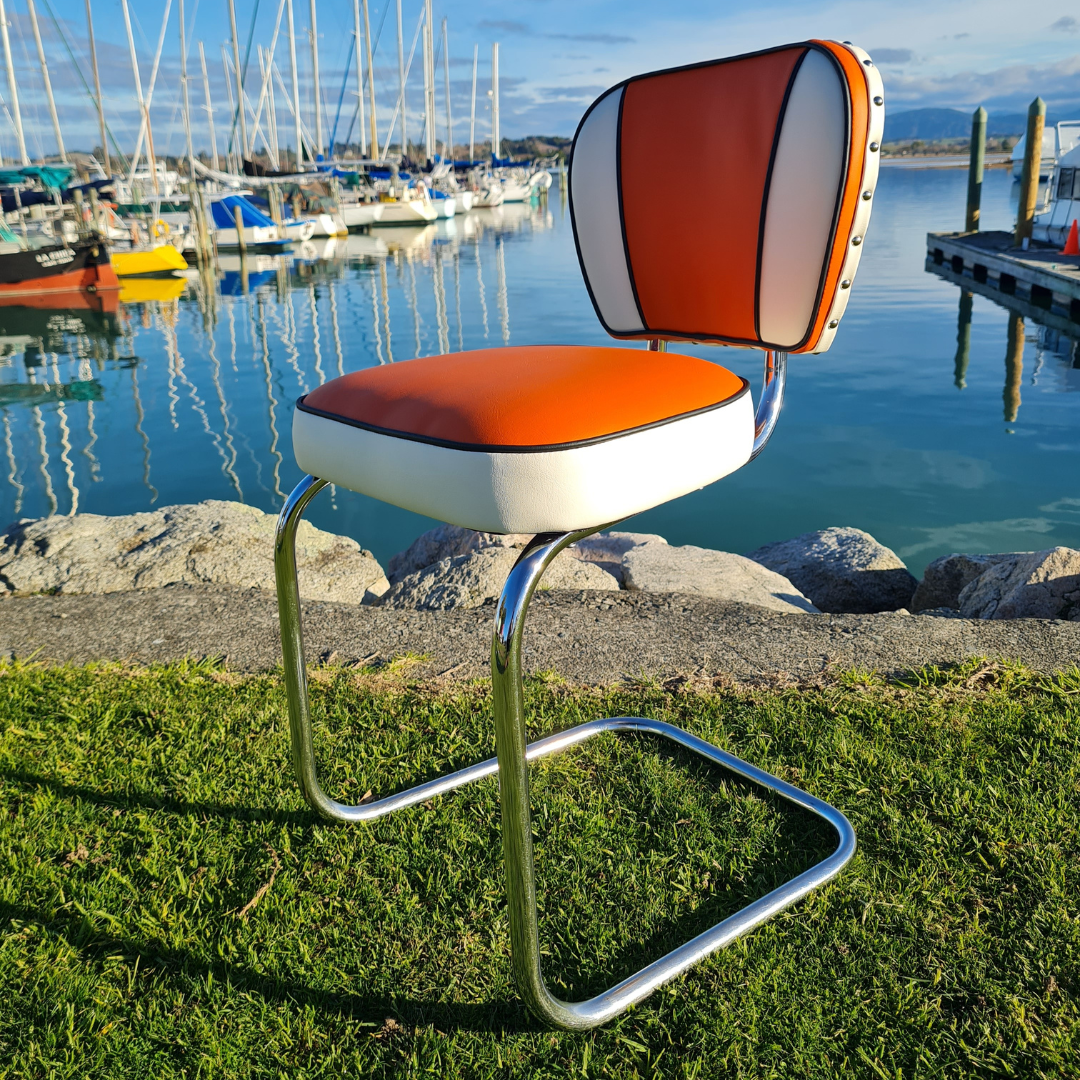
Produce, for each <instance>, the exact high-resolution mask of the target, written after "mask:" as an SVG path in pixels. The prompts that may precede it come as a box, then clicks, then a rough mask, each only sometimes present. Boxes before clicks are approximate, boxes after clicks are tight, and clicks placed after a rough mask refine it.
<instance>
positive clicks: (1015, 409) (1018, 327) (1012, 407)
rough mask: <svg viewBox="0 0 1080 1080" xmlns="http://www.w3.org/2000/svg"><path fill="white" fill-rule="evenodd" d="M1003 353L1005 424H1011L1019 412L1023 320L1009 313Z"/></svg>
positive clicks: (1022, 357)
mask: <svg viewBox="0 0 1080 1080" xmlns="http://www.w3.org/2000/svg"><path fill="white" fill-rule="evenodd" d="M1008 341H1009V343H1008V346H1007V348H1006V351H1005V389H1004V391H1003V392H1002V395H1001V397H1002V400H1003V401H1004V402H1005V422H1006V423H1008V424H1011V423H1012V422H1013V421H1014V420H1015V419H1016V417H1017V414H1018V413H1019V412H1020V380H1021V379H1022V378H1023V376H1024V320H1023V317H1022V316H1020V315H1017V314H1016V312H1015V311H1010V312H1009V338H1008Z"/></svg>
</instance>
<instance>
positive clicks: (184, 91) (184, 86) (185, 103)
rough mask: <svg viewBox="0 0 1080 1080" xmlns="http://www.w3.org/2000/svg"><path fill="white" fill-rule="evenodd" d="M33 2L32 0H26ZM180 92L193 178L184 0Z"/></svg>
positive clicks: (181, 15) (190, 171)
mask: <svg viewBox="0 0 1080 1080" xmlns="http://www.w3.org/2000/svg"><path fill="white" fill-rule="evenodd" d="M27 2H28V3H31V4H32V3H33V2H34V0H27ZM179 15H180V93H181V95H182V97H181V104H182V107H183V111H184V134H185V135H186V136H187V158H188V173H189V175H190V176H191V179H192V180H194V179H195V149H194V147H193V146H192V145H191V111H190V110H191V102H190V100H189V96H188V81H187V28H186V27H185V25H184V0H180V8H179Z"/></svg>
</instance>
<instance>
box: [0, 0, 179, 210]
mask: <svg viewBox="0 0 1080 1080" xmlns="http://www.w3.org/2000/svg"><path fill="white" fill-rule="evenodd" d="M2 4H3V0H0V5H2ZM120 6H121V8H122V9H123V12H124V27H125V28H126V30H127V39H128V49H129V51H130V52H131V72H132V74H133V75H134V76H135V96H136V98H137V99H138V102H139V112H140V113H142V117H143V124H144V125H145V126H146V133H147V136H148V138H147V151H146V158H147V163H148V164H149V166H150V179H151V181H152V183H153V185H154V191H155V192H156V191H157V189H158V182H157V166H156V163H155V161H154V143H153V140H152V139H151V138H149V135H150V110H149V109H148V108H147V107H146V99H145V98H144V97H143V90H142V78H141V76H140V75H139V57H138V56H137V55H136V53H135V37H134V35H133V34H132V32H131V14H130V12H129V11H128V0H120ZM0 16H2V8H0ZM137 153H138V150H137V149H136V154H137ZM131 171H132V174H134V172H135V163H134V162H132V165H131Z"/></svg>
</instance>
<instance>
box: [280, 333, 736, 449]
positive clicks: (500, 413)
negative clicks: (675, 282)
mask: <svg viewBox="0 0 1080 1080" xmlns="http://www.w3.org/2000/svg"><path fill="white" fill-rule="evenodd" d="M745 386H746V383H745V381H744V380H743V379H741V378H740V377H739V376H738V375H734V374H733V373H732V372H730V371H728V370H726V369H725V368H722V367H720V366H719V365H717V364H712V363H709V362H708V361H706V360H699V359H697V358H696V357H693V356H681V355H678V354H676V353H654V352H649V351H647V350H644V349H641V350H638V349H618V348H607V347H600V348H596V347H586V346H575V345H557V346H548V345H545V346H538V345H537V346H515V347H508V348H503V349H481V350H477V351H474V352H461V353H451V354H449V355H445V356H430V357H423V358H421V359H417V360H407V361H404V362H402V363H398V364H388V365H386V366H385V367H376V368H366V369H365V370H363V371H354V372H352V373H351V374H349V375H344V376H342V377H340V378H337V379H334V380H333V381H332V382H328V383H325V384H324V385H323V386H320V387H318V388H317V389H316V390H312V391H311V393H310V394H308V395H307V396H306V397H305V398H304V399H303V402H302V405H301V407H302V408H305V409H311V410H315V411H317V412H320V413H324V414H327V415H330V416H334V417H337V418H340V419H344V420H347V421H353V422H355V423H357V424H361V425H364V426H367V427H374V428H379V429H382V430H386V431H392V432H397V433H401V434H406V435H414V436H416V437H418V438H422V439H429V440H432V441H436V442H448V443H454V444H460V445H463V446H555V445H561V444H566V443H577V442H583V441H588V440H590V439H598V438H603V437H604V436H606V435H612V434H615V433H616V432H620V431H628V430H632V429H634V428H639V427H646V426H648V425H650V424H656V423H661V422H663V421H665V420H669V419H671V418H672V417H676V416H680V415H685V414H686V413H691V412H695V411H697V410H700V409H706V408H709V407H710V406H713V405H718V404H721V403H723V402H725V401H728V400H730V399H731V398H733V397H735V396H736V395H737V394H739V393H741V392H742V390H743V389H744V388H745Z"/></svg>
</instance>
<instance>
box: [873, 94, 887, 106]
mask: <svg viewBox="0 0 1080 1080" xmlns="http://www.w3.org/2000/svg"><path fill="white" fill-rule="evenodd" d="M874 104H875V105H884V104H885V99H884V98H883V97H882V96H881V95H880V94H878V96H877V97H875V98H874Z"/></svg>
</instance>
